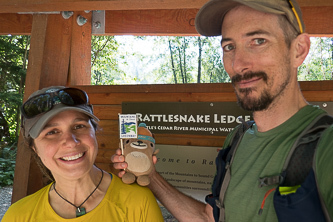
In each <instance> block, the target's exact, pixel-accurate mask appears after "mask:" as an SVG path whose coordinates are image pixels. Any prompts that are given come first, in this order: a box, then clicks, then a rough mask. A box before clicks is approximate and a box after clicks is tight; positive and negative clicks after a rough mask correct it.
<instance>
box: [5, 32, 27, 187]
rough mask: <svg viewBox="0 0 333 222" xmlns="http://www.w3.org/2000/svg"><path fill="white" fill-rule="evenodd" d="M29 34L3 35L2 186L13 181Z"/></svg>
mask: <svg viewBox="0 0 333 222" xmlns="http://www.w3.org/2000/svg"><path fill="white" fill-rule="evenodd" d="M29 45H30V37H29V36H0V139H1V141H0V186H7V185H11V184H13V178H14V169H15V157H16V146H15V145H13V144H16V142H17V140H18V135H19V129H20V106H21V104H22V98H23V91H24V82H25V75H26V66H27V61H28V59H27V58H28V48H29Z"/></svg>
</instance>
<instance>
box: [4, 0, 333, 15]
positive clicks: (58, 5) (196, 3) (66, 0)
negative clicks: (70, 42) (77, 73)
mask: <svg viewBox="0 0 333 222" xmlns="http://www.w3.org/2000/svg"><path fill="white" fill-rule="evenodd" d="M206 2H207V0H164V1H160V0H104V1H103V0H102V1H101V0H39V1H27V0H10V1H8V0H0V13H17V12H51V11H84V10H146V9H199V8H201V6H202V5H203V4H204V3H206ZM298 2H299V4H300V6H303V7H306V6H333V1H331V0H316V1H314V0H298Z"/></svg>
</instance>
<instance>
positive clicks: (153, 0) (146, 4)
mask: <svg viewBox="0 0 333 222" xmlns="http://www.w3.org/2000/svg"><path fill="white" fill-rule="evenodd" d="M206 1H207V0H164V1H160V0H113V1H110V0H105V1H94V0H90V1H88V0H39V1H36V0H10V1H8V0H0V34H30V33H31V27H32V17H33V16H32V14H33V13H58V14H59V13H60V12H61V11H82V13H83V11H84V10H105V11H106V16H105V20H106V22H105V24H106V26H105V34H106V35H121V34H133V35H198V34H197V32H196V30H195V27H194V18H195V15H196V13H197V11H198V10H199V8H200V7H201V6H202V5H203V4H204V3H205V2H206ZM298 2H299V4H300V6H301V8H302V11H303V18H304V22H305V26H306V32H308V33H309V34H311V35H313V36H333V0H316V1H313V0H298Z"/></svg>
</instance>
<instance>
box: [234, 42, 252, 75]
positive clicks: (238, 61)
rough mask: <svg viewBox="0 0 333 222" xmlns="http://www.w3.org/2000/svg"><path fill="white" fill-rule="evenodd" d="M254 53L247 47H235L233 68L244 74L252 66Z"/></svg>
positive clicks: (236, 71)
mask: <svg viewBox="0 0 333 222" xmlns="http://www.w3.org/2000/svg"><path fill="white" fill-rule="evenodd" d="M252 59H253V55H251V53H249V52H248V51H247V50H246V49H241V48H240V49H239V48H237V49H235V52H234V55H233V58H232V69H233V70H234V72H235V73H237V74H243V73H245V72H247V71H249V70H251V68H252Z"/></svg>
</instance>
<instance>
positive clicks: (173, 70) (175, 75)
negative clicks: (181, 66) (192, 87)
mask: <svg viewBox="0 0 333 222" xmlns="http://www.w3.org/2000/svg"><path fill="white" fill-rule="evenodd" d="M169 49H170V58H171V66H172V72H173V78H174V81H175V84H177V73H176V69H175V65H174V62H173V53H172V49H171V41H170V40H169Z"/></svg>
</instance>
